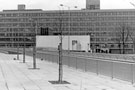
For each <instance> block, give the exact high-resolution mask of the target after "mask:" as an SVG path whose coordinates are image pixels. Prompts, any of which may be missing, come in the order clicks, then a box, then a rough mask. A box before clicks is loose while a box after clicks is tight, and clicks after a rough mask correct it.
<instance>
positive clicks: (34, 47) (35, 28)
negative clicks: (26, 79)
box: [33, 23, 37, 69]
mask: <svg viewBox="0 0 135 90" xmlns="http://www.w3.org/2000/svg"><path fill="white" fill-rule="evenodd" d="M36 34H37V23H35V26H34V43H33V44H34V45H33V69H36Z"/></svg>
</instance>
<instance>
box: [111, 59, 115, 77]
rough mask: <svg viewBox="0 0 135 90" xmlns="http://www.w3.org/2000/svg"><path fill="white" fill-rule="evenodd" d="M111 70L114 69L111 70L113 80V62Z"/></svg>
mask: <svg viewBox="0 0 135 90" xmlns="http://www.w3.org/2000/svg"><path fill="white" fill-rule="evenodd" d="M111 68H112V69H111V74H112V75H111V78H112V79H113V72H114V71H113V61H112V66H111Z"/></svg>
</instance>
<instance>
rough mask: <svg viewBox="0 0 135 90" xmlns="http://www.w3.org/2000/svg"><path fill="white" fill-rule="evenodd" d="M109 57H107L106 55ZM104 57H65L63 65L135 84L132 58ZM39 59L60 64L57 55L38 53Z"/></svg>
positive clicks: (134, 66) (134, 67)
mask: <svg viewBox="0 0 135 90" xmlns="http://www.w3.org/2000/svg"><path fill="white" fill-rule="evenodd" d="M106 56H107V55H106ZM106 56H104V55H95V56H94V55H92V56H84V55H74V54H72V55H71V54H70V55H65V54H64V55H63V65H66V66H69V67H71V68H74V69H78V70H82V71H85V72H93V73H96V74H97V75H105V76H108V77H111V78H112V79H115V78H116V79H121V80H123V81H128V82H131V83H132V84H133V83H135V62H134V61H133V60H130V59H132V58H125V59H124V57H121V55H120V57H119V56H118V55H116V57H117V58H114V57H115V55H112V56H110V55H109V56H107V57H106ZM37 57H38V58H43V59H44V60H46V61H49V62H53V63H58V59H59V57H58V54H57V53H47V52H46V53H38V54H37Z"/></svg>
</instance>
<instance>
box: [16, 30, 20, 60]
mask: <svg viewBox="0 0 135 90" xmlns="http://www.w3.org/2000/svg"><path fill="white" fill-rule="evenodd" d="M19 30H20V29H19V28H18V30H17V31H18V43H17V60H19V41H20V40H19Z"/></svg>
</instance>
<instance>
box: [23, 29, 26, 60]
mask: <svg viewBox="0 0 135 90" xmlns="http://www.w3.org/2000/svg"><path fill="white" fill-rule="evenodd" d="M23 36H24V37H23V42H24V44H23V63H25V43H26V42H25V38H26V37H25V30H24V32H23Z"/></svg>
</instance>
